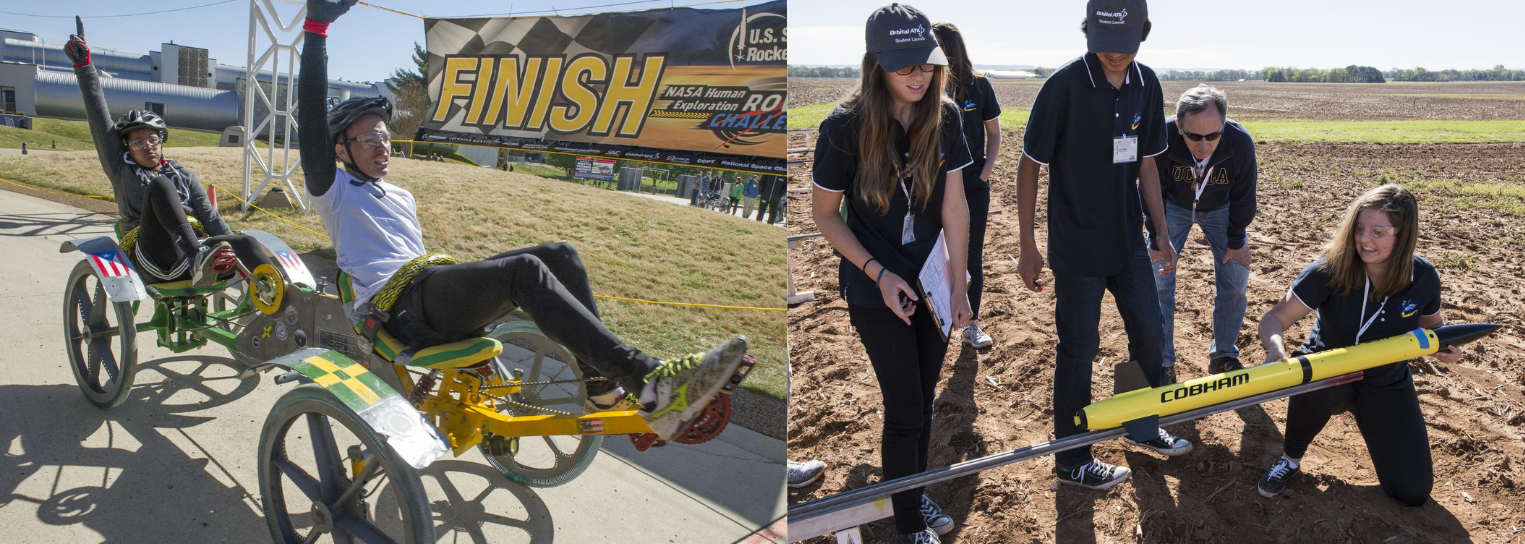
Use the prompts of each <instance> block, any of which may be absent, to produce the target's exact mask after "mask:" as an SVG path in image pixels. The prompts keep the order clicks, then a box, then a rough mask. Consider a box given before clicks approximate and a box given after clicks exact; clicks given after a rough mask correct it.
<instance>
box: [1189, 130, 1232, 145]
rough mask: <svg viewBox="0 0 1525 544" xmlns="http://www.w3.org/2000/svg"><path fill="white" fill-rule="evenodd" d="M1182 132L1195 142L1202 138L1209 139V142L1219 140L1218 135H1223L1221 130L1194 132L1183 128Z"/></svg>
mask: <svg viewBox="0 0 1525 544" xmlns="http://www.w3.org/2000/svg"><path fill="white" fill-rule="evenodd" d="M1181 134H1182V135H1183V136H1186V139H1188V140H1191V141H1193V142H1200V141H1202V140H1207V141H1209V142H1213V141H1217V140H1218V137H1220V136H1223V131H1221V130H1220V131H1218V132H1214V133H1212V134H1192V133H1190V132H1186V131H1184V130H1183V131H1181Z"/></svg>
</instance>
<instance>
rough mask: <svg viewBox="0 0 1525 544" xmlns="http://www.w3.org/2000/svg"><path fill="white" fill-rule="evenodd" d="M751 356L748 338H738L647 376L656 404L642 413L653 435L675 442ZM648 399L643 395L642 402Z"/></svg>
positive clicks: (664, 366)
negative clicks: (747, 355) (743, 358)
mask: <svg viewBox="0 0 1525 544" xmlns="http://www.w3.org/2000/svg"><path fill="white" fill-rule="evenodd" d="M746 354H747V337H745V336H737V337H736V338H733V339H731V340H729V341H727V342H725V343H723V344H720V345H719V346H715V347H714V348H711V349H710V350H709V351H708V352H706V353H704V354H702V355H698V354H696V355H689V356H686V357H679V358H676V359H671V360H669V361H667V362H664V363H662V365H661V366H658V367H657V368H656V369H655V370H652V371H651V372H650V373H649V374H647V375H646V383H647V386H648V387H649V388H650V389H651V392H652V393H653V394H654V400H653V401H651V402H650V403H649V404H647V405H646V407H645V409H643V410H642V411H641V417H644V418H646V422H647V424H648V425H650V426H651V432H654V433H656V434H657V437H659V438H661V439H662V440H672V437H673V436H676V435H677V434H678V433H679V432H681V431H682V430H683V428H684V427H686V426H687V425H688V423H689V422H690V421H692V420H693V419H694V417H696V416H698V415H699V412H700V411H702V410H704V407H705V406H707V405H709V403H710V401H713V400H715V397H716V396H717V395H719V394H720V388H721V387H722V386H724V385H725V384H726V382H727V381H729V380H730V379H731V375H732V374H735V373H736V370H737V368H738V367H740V366H741V362H742V356H744V355H746ZM645 397H646V394H645V393H642V400H644V399H645Z"/></svg>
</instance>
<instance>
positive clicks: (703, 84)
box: [417, 0, 788, 173]
mask: <svg viewBox="0 0 1525 544" xmlns="http://www.w3.org/2000/svg"><path fill="white" fill-rule="evenodd" d="M786 6H787V3H786V1H785V0H776V1H773V2H768V3H765V4H759V5H754V6H747V7H744V8H737V9H723V10H712V9H693V8H677V9H656V10H648V11H639V12H630V13H603V14H598V15H588V16H579V17H495V18H476V19H426V20H425V22H424V29H425V39H426V41H427V49H428V54H429V58H428V74H427V76H428V80H429V99H430V106H429V110H428V111H427V112H425V115H424V122H423V126H422V127H421V128H420V130H419V132H420V134H419V136H418V138H417V139H419V140H424V141H433V142H443V143H462V144H475V145H493V146H499V147H508V148H515V149H526V150H544V149H553V148H560V147H563V146H566V147H574V148H576V149H577V150H578V152H580V153H584V154H588V155H597V156H604V157H611V158H627V159H641V160H655V161H659V162H673V163H675V164H695V165H699V164H714V165H719V164H724V165H726V166H729V167H732V168H736V167H738V166H740V165H745V166H746V168H738V169H746V170H759V171H764V172H768V173H782V172H784V171H785V165H784V161H783V156H784V143H785V142H784V138H785V129H786V125H787V122H788V119H787V117H786V113H785V111H786V110H785V105H784V98H785V93H786V89H787V76H786V67H785V65H786V63H787V53H786V52H787V50H788V44H787V41H786V40H787V28H788V25H787V22H786V18H785V10H786ZM669 155H670V156H672V157H673V158H674V160H671V161H668V160H665V159H666V158H667V157H668V156H669ZM774 162H777V163H778V164H777V165H776V166H775V165H773V164H772V163H774ZM759 167H760V168H759Z"/></svg>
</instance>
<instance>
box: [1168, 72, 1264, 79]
mask: <svg viewBox="0 0 1525 544" xmlns="http://www.w3.org/2000/svg"><path fill="white" fill-rule="evenodd" d="M1155 75H1156V76H1159V78H1160V80H1161V81H1239V80H1241V79H1260V78H1261V76H1260V72H1259V71H1256V70H1214V71H1211V72H1206V71H1202V70H1166V71H1164V72H1155Z"/></svg>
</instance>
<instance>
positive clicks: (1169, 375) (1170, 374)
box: [1160, 365, 1176, 387]
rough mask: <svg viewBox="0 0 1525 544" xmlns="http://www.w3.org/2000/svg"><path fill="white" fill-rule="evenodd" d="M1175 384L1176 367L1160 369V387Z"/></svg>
mask: <svg viewBox="0 0 1525 544" xmlns="http://www.w3.org/2000/svg"><path fill="white" fill-rule="evenodd" d="M1173 383H1176V365H1170V366H1162V367H1160V387H1164V386H1167V385H1170V384H1173Z"/></svg>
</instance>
